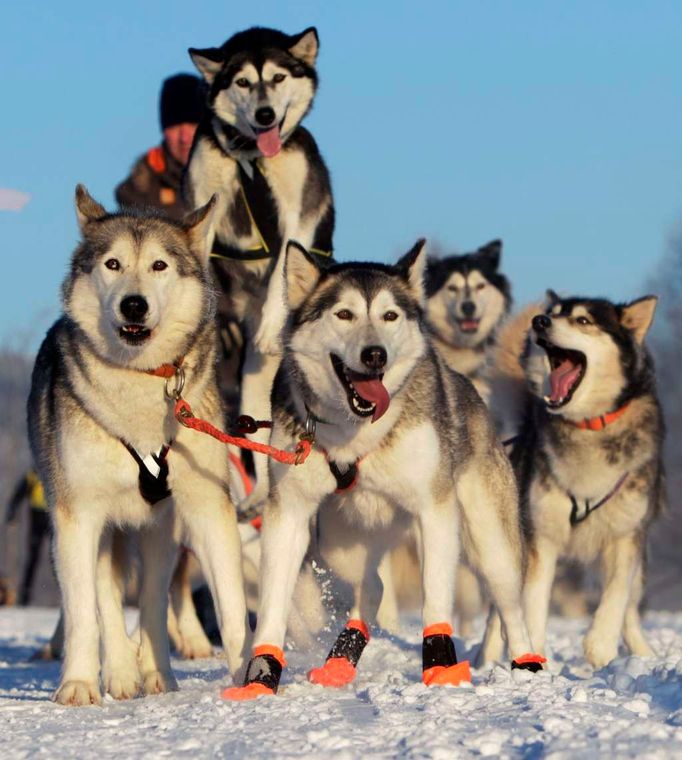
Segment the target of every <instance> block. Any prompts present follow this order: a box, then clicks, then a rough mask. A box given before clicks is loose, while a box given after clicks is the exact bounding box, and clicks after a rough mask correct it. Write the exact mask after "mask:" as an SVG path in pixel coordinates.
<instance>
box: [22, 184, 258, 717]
mask: <svg viewBox="0 0 682 760" xmlns="http://www.w3.org/2000/svg"><path fill="white" fill-rule="evenodd" d="M214 205H215V199H211V200H209V202H208V203H207V204H206V205H205V206H204V207H202V208H200V209H198V210H197V211H195V212H193V213H192V214H190V215H188V216H187V217H186V218H185V219H184V221H182V222H171V221H169V220H168V219H165V218H163V217H158V216H153V215H148V214H147V215H145V214H142V213H139V212H125V213H117V214H108V213H107V212H106V211H105V210H104V208H103V207H102V206H101V205H99V204H98V203H97V202H96V201H94V200H93V199H92V198H91V197H90V195H89V194H88V193H87V191H86V190H85V188H83V187H82V186H80V185H79V186H78V188H77V189H76V209H77V214H78V220H79V224H80V229H81V235H82V239H81V242H80V244H79V245H78V247H77V248H76V251H75V253H74V255H73V258H72V263H71V269H70V272H69V274H68V276H67V277H66V280H65V282H64V285H63V291H62V298H63V305H64V315H63V316H62V317H61V318H60V319H59V320H58V321H57V322H56V323H55V324H54V325H53V326H52V328H51V329H50V331H49V332H48V334H47V337H46V338H45V340H44V342H43V344H42V346H41V348H40V351H39V354H38V357H37V359H36V364H35V368H34V372H33V380H32V387H31V393H30V396H29V402H28V422H29V435H30V442H31V448H32V451H33V454H34V457H35V461H36V463H37V465H38V468H39V473H40V477H41V480H42V481H43V483H44V484H45V487H46V493H47V499H48V503H49V507H50V509H51V514H52V519H53V523H54V527H55V543H54V557H55V566H56V570H57V576H58V579H59V584H60V588H61V592H62V603H63V609H64V618H65V652H64V664H63V670H62V676H61V682H60V684H59V687H58V688H57V691H56V693H55V696H54V698H55V700H56V701H57V702H59V703H61V704H70V705H87V704H91V703H99V702H100V701H101V691H100V656H99V652H98V647H99V644H100V641H101V645H102V659H101V681H102V685H103V689H104V691H105V692H108V693H109V694H111V695H112V696H113V697H115V698H117V699H125V698H129V697H133V696H135V695H136V694H137V693H138V692H140V691H142V692H143V693H145V694H155V693H160V692H164V691H168V690H171V689H175V688H177V685H176V682H175V678H174V676H173V674H172V672H171V667H170V659H169V647H168V633H167V626H166V613H167V606H168V586H169V581H170V578H171V574H172V572H173V567H174V564H175V560H176V557H177V547H178V545H179V543H181V542H182V543H183V544H186V545H188V546H190V547H191V548H192V549H193V550H194V552H195V553H196V555H197V557H198V558H199V560H200V563H201V566H202V568H203V571H204V573H205V575H206V577H207V580H208V583H209V585H210V588H211V592H212V594H213V597H214V599H215V600H216V604H217V606H218V609H219V617H220V620H221V624H222V630H221V633H222V639H223V643H224V646H225V649H226V652H227V659H228V662H229V666H230V669H231V671H232V673H233V675H235V674H238V673H239V671H240V669H241V667H242V662H243V651H244V648H245V646H246V643H245V642H246V630H247V628H246V608H245V602H244V590H243V584H242V574H241V556H240V542H239V535H238V532H237V523H236V517H235V509H234V506H233V505H232V503H231V501H230V499H229V497H228V458H227V454H226V450H225V449H224V447H222V446H221V445H220V444H218V443H217V442H216V441H214V440H213V439H211V438H210V437H208V436H202V435H200V434H198V433H196V432H194V431H191V430H188V429H186V428H184V427H183V426H181V425H180V424H179V423H178V422H177V421H176V419H175V417H174V414H173V396H174V395H177V394H178V393H180V392H182V393H183V396H184V398H186V399H187V400H188V401H189V402H190V403H191V404H192V406H193V407H194V410H195V412H196V413H197V414H198V415H201V416H202V417H204V418H206V419H208V420H210V421H212V422H213V424H215V425H221V424H222V408H221V404H220V400H219V397H218V392H217V386H216V372H215V359H216V348H217V345H216V335H215V327H214V297H213V295H212V293H213V290H212V285H211V280H210V275H209V269H208V250H209V249H208V240H209V238H210V237H211V231H210V230H211V223H212V221H211V215H212V211H213V207H214ZM114 526H123V527H132V528H136V529H139V549H140V553H141V560H142V585H141V590H140V645H139V652H138V648H137V646H136V645H133V643H132V642H131V640H130V639H129V638H128V636H127V635H126V630H125V627H124V621H123V613H122V609H121V590H120V588H119V587H118V584H117V576H116V574H114V572H113V570H112V528H113V527H114ZM235 677H236V676H235Z"/></svg>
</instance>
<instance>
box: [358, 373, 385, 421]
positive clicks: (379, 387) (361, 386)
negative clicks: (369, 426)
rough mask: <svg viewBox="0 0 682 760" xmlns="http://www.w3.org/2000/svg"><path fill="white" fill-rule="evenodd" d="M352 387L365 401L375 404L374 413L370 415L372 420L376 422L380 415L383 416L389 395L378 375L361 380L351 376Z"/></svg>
mask: <svg viewBox="0 0 682 760" xmlns="http://www.w3.org/2000/svg"><path fill="white" fill-rule="evenodd" d="M353 388H355V392H356V393H357V394H358V396H362V398H364V399H365V401H369V402H370V403H372V404H376V408H375V409H374V414H373V415H372V422H376V421H377V420H378V419H379V418H380V417H383V416H384V414H385V413H386V410H387V409H388V405H389V404H390V403H391V397H390V396H389V395H388V391H387V390H386V388H384V384H383V383H382V382H381V380H379V378H378V377H377V378H374V377H373V378H367V379H364V378H363V379H362V380H359V379H358V380H356V379H355V378H353Z"/></svg>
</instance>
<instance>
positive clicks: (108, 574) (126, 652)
mask: <svg viewBox="0 0 682 760" xmlns="http://www.w3.org/2000/svg"><path fill="white" fill-rule="evenodd" d="M113 540H114V537H113V536H112V532H111V531H107V532H106V533H105V534H104V535H103V536H102V541H101V543H100V549H99V558H98V560H97V608H98V610H99V618H100V629H101V633H102V683H103V685H104V691H105V692H108V693H109V694H111V696H112V697H113V698H114V699H132V698H133V697H134V696H136V695H137V694H138V693H139V691H140V688H141V686H142V679H141V677H140V668H139V666H138V663H137V645H136V644H134V643H133V642H132V641H131V640H130V639H129V638H128V634H127V632H126V628H125V620H124V617H123V605H122V599H123V583H122V582H121V581H122V580H123V572H122V568H120V567H114V563H115V559H114V552H113V548H112V544H113Z"/></svg>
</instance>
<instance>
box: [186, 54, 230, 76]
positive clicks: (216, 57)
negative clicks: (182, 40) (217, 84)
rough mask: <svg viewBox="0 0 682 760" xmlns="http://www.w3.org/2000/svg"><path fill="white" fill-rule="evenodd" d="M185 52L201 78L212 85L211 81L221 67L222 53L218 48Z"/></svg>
mask: <svg viewBox="0 0 682 760" xmlns="http://www.w3.org/2000/svg"><path fill="white" fill-rule="evenodd" d="M187 52H188V53H189V57H190V58H191V59H192V63H193V64H194V65H195V66H196V67H197V70H198V71H199V73H200V74H201V76H202V77H203V78H204V79H205V80H206V81H207V82H208V83H209V84H213V80H214V79H215V78H216V76H217V75H218V72H219V71H220V69H221V68H222V66H223V62H224V58H223V51H222V50H221V49H220V48H203V49H201V50H200V49H199V48H190V49H189V50H188V51H187Z"/></svg>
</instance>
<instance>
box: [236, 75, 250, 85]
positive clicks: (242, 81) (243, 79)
mask: <svg viewBox="0 0 682 760" xmlns="http://www.w3.org/2000/svg"><path fill="white" fill-rule="evenodd" d="M235 84H236V85H237V87H248V86H249V80H248V79H247V78H246V77H239V79H237V81H236V82H235Z"/></svg>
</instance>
